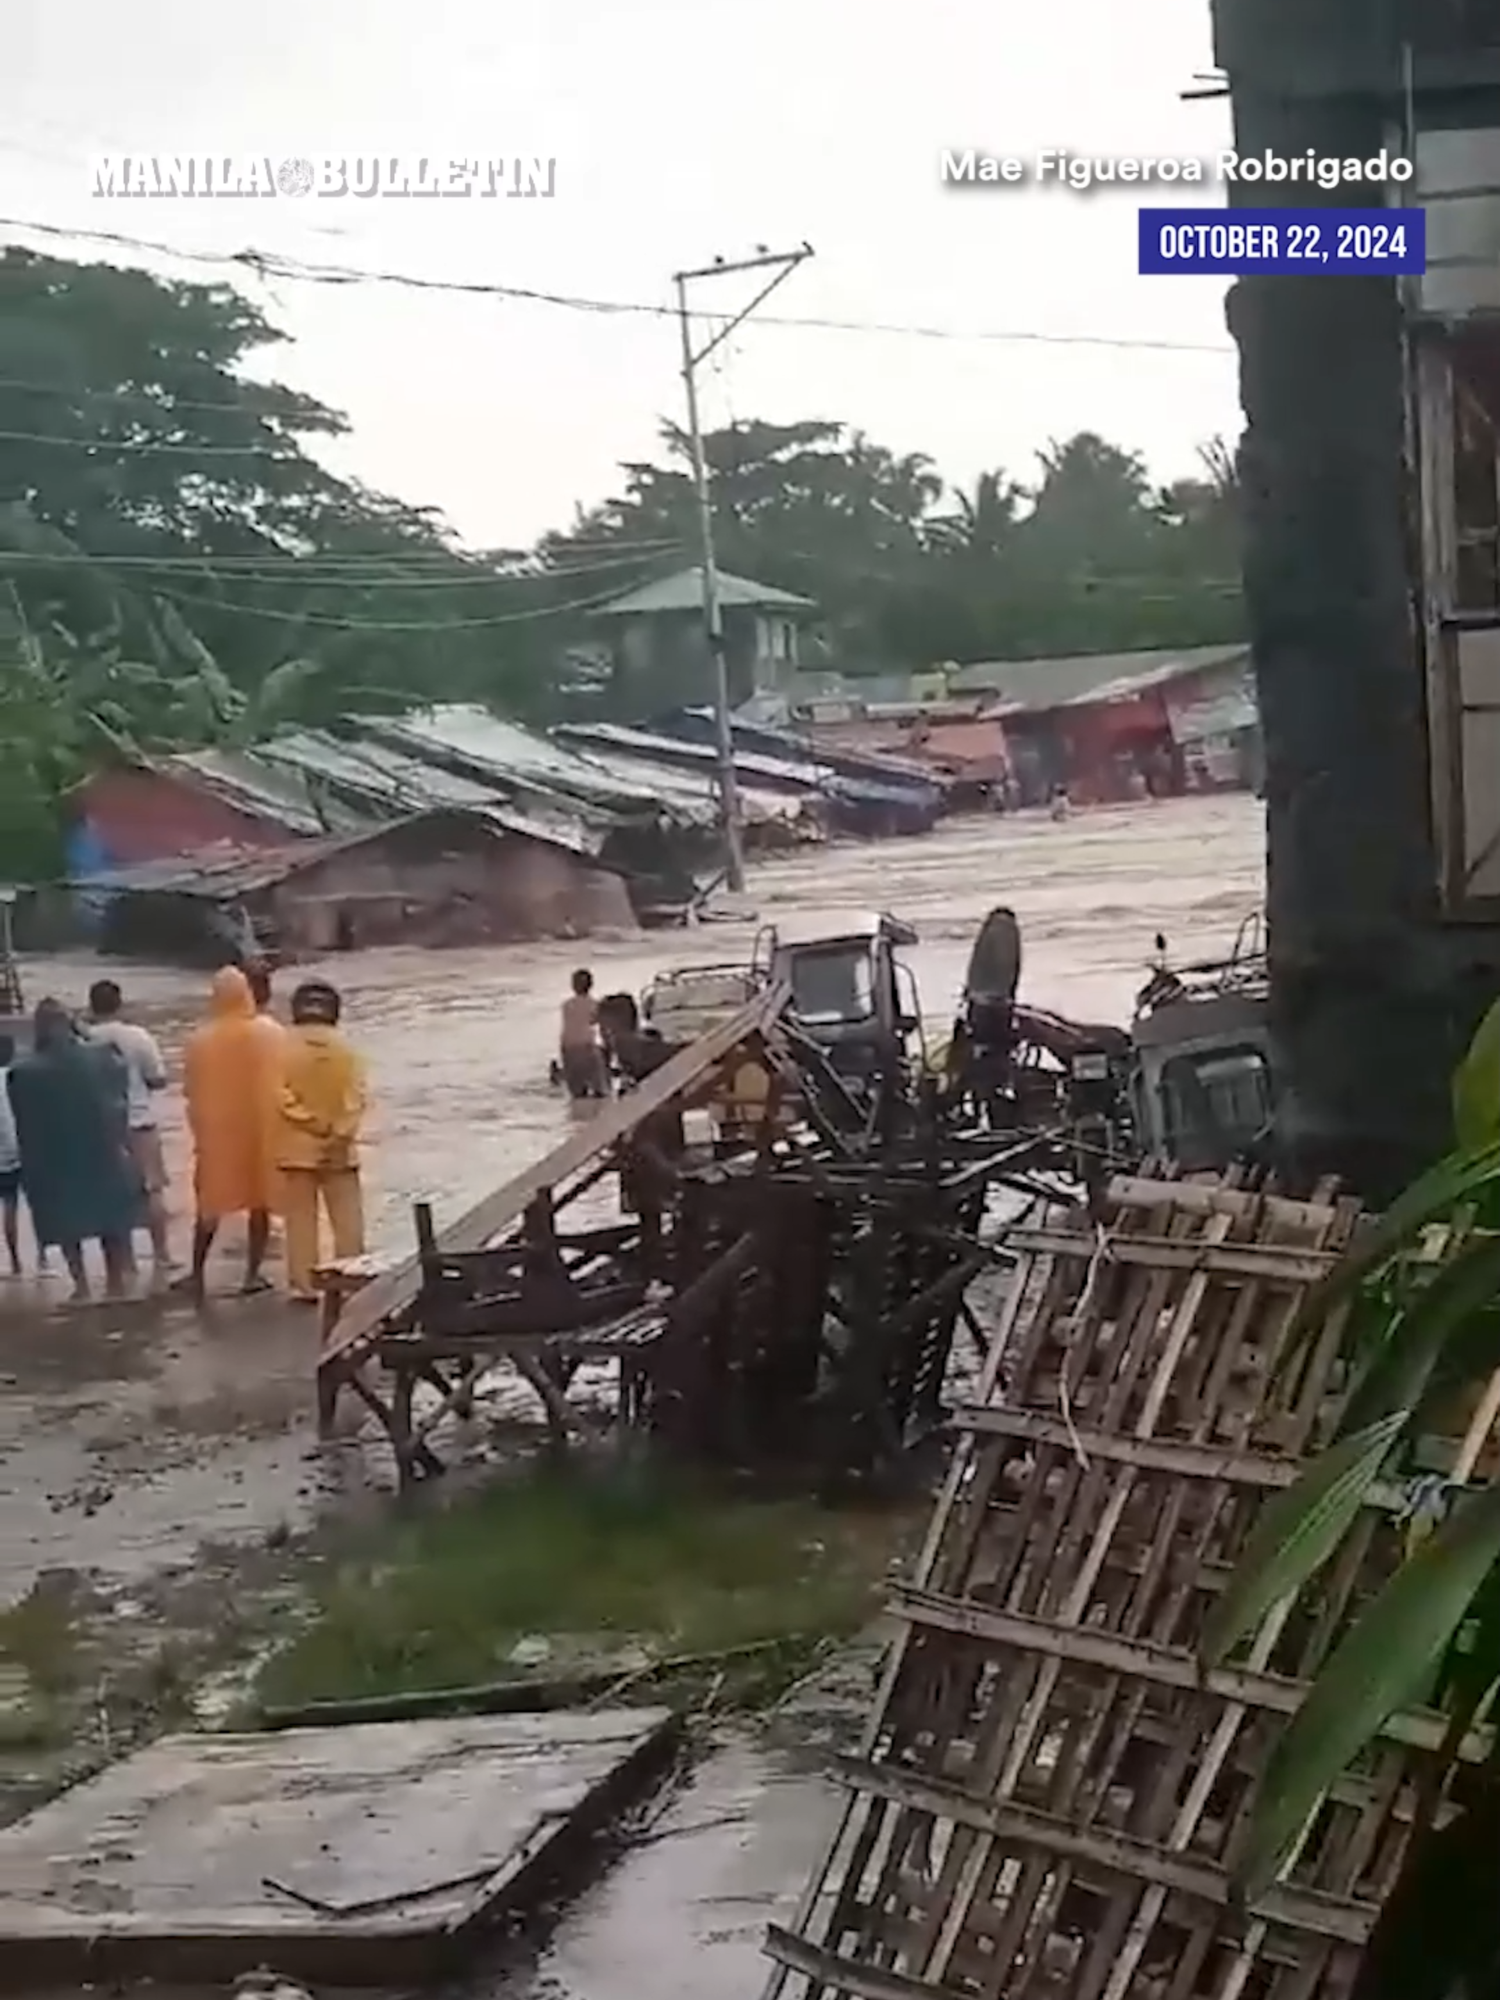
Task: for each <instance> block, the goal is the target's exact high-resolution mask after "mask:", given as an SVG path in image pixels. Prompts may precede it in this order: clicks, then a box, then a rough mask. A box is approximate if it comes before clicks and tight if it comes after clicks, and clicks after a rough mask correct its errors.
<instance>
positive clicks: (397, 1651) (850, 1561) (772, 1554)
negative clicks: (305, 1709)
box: [256, 1470, 905, 1706]
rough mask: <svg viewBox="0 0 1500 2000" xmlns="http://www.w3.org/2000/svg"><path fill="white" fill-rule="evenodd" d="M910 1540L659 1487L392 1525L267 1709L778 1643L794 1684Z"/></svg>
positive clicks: (586, 1485)
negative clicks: (805, 1666) (902, 1545)
mask: <svg viewBox="0 0 1500 2000" xmlns="http://www.w3.org/2000/svg"><path fill="white" fill-rule="evenodd" d="M904 1526H905V1524H904V1522H902V1521H901V1520H899V1519H897V1518H895V1517H892V1516H891V1515H889V1514H879V1513H872V1512H870V1511H868V1510H866V1511H861V1512H854V1511H849V1512H844V1511H830V1510H828V1509H825V1508H822V1507H819V1506H817V1505H815V1504H814V1503H813V1502H811V1501H804V1500H774V1501H773V1500H757V1499H752V1498H747V1497H744V1496H742V1495H726V1494H724V1493H722V1492H720V1493H716V1492H714V1491H711V1490H706V1489H704V1488H701V1487H694V1486H691V1485H689V1484H685V1483H682V1482H678V1481H672V1480H667V1479H664V1478H663V1477H661V1476H660V1475H657V1474H644V1473H640V1472H633V1473H631V1472H618V1471H617V1472H613V1473H610V1474H608V1475H601V1474H598V1473H594V1474H590V1473H589V1472H587V1471H584V1470H567V1471H554V1472H540V1473H537V1474H535V1475H533V1476H530V1477H527V1478H523V1479H517V1480H514V1481H506V1482H504V1483H502V1484H498V1485H495V1486H492V1487H490V1488H488V1489H486V1490H485V1491H483V1492H481V1493H479V1494H476V1495H473V1496H470V1497H465V1498H462V1499H459V1500H456V1501H454V1502H453V1503H452V1504H451V1505H449V1506H447V1507H445V1508H443V1509H441V1510H439V1511H435V1512H432V1513H430V1514H426V1515H422V1516H419V1517H417V1518H415V1519H407V1520H404V1521H402V1522H400V1523H399V1524H396V1525H389V1524H388V1525H387V1527H386V1528H385V1530H384V1532H383V1534H382V1535H381V1537H380V1538H379V1540H378V1542H376V1543H374V1544H372V1545H371V1546H369V1547H368V1548H366V1549H364V1550H362V1551H360V1552H359V1553H358V1555H357V1556H355V1557H349V1556H346V1557H345V1558H344V1559H343V1560H342V1561H337V1562H332V1563H330V1564H329V1565H328V1566H327V1567H326V1568H325V1570H324V1571H323V1573H322V1574H321V1575H320V1576H318V1577H316V1578H315V1579H314V1581H313V1583H312V1586H311V1588H312V1593H313V1616H312V1618H311V1621H310V1622H309V1624H308V1626H307V1628H306V1629H305V1630H304V1631H303V1632H302V1633H301V1634H300V1635H299V1636H298V1637H296V1638H295V1639H293V1640H292V1641H291V1642H290V1644H289V1645H288V1646H287V1647H286V1648H285V1650H284V1651H282V1652H281V1653H279V1654H277V1655H276V1656H275V1657H274V1658H273V1659H271V1660H270V1661H269V1662H268V1663H267V1665H266V1667H265V1669H264V1670H263V1672H262V1673H261V1675H260V1677H259V1681H258V1684H257V1690H256V1692H257V1697H258V1699H259V1701H260V1702H261V1703H262V1704H264V1705H267V1706H271V1705H280V1706H292V1705H295V1704H297V1703H299V1702H306V1701H313V1700H348V1699H352V1698H359V1697H367V1696H374V1695H387V1694H398V1693H409V1692H414V1691H419V1690H423V1689H431V1688H448V1687H460V1686H472V1685H475V1684H479V1683H488V1682H493V1681H501V1680H507V1679H511V1678H519V1677H520V1676H521V1675H522V1673H523V1672H525V1673H530V1674H532V1675H534V1676H536V1677H538V1678H543V1677H546V1676H548V1675H565V1674H567V1673H569V1672H573V1671H578V1670H587V1669H588V1668H589V1667H590V1666H591V1665H592V1666H595V1667H597V1666H599V1665H603V1666H605V1667H608V1666H609V1665H610V1663H611V1661H612V1660H616V1659H625V1660H629V1659H631V1658H632V1657H634V1658H637V1659H663V1658H675V1657H679V1656H682V1655H686V1654H712V1653H725V1652H727V1651H729V1649H733V1648H738V1647H744V1646H748V1645H751V1644H753V1643H756V1642H762V1641H777V1642H783V1643H781V1644H778V1645H777V1647H776V1648H775V1655H776V1659H777V1662H778V1665H777V1669H776V1671H777V1676H778V1677H779V1678H780V1680H781V1681H782V1682H783V1683H784V1681H785V1680H786V1679H787V1678H790V1677H794V1676H795V1674H796V1672H798V1671H800V1669H801V1666H802V1665H805V1663H806V1661H807V1659H808V1658H809V1657H811V1655H812V1653H813V1652H814V1651H815V1650H816V1648H817V1647H818V1646H819V1645H821V1644H823V1643H825V1642H826V1641H827V1640H829V1639H831V1638H837V1637H842V1636H843V1635H845V1634H847V1633H849V1632H852V1631H855V1630H857V1629H858V1628H859V1627H860V1625H862V1624H863V1623H864V1622H865V1621H867V1620H868V1619H869V1618H870V1617H871V1615H872V1614H873V1613H875V1612H876V1611H878V1609H879V1608H880V1605H881V1602H882V1600H883V1597H884V1591H885V1585H886V1581H887V1577H888V1574H889V1569H890V1564H891V1561H892V1559H893V1556H894V1555H895V1554H896V1552H897V1551H898V1549H899V1547H900V1546H901V1543H902V1540H903V1534H904ZM627 1671H628V1668H627ZM648 1680H649V1676H648V1675H646V1674H642V1676H641V1682H642V1687H643V1690H644V1693H645V1694H646V1695H649V1694H650V1692H651V1690H650V1689H649V1687H647V1686H646V1683H647V1682H648ZM755 1681H756V1693H757V1695H758V1697H760V1698H763V1697H764V1696H765V1695H766V1694H767V1693H768V1692H770V1689H769V1688H768V1686H767V1684H766V1679H765V1675H764V1674H761V1675H759V1676H757V1677H755Z"/></svg>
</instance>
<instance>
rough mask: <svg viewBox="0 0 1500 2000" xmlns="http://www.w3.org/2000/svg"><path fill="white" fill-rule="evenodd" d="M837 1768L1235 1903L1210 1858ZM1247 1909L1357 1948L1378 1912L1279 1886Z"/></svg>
mask: <svg viewBox="0 0 1500 2000" xmlns="http://www.w3.org/2000/svg"><path fill="white" fill-rule="evenodd" d="M835 1770H836V1772H837V1774H838V1775H839V1776H840V1777H841V1778H842V1779H843V1781H844V1783H845V1784H846V1785H849V1786H850V1787H852V1788H853V1789H854V1790H856V1791H862V1792H869V1793H871V1794H873V1795H874V1796H875V1797H877V1798H882V1799H886V1800H888V1801H889V1802H890V1803H891V1804H892V1805H899V1806H904V1807H907V1808H908V1809H909V1810H911V1811H914V1812H923V1813H931V1814H932V1815H933V1817H934V1818H938V1817H941V1818H944V1819H950V1820H952V1821H953V1822H954V1824H955V1825H960V1826H969V1827H973V1828H974V1829H975V1831H976V1832H980V1833H989V1834H993V1835H994V1836H995V1838H996V1839H998V1840H1003V1841H1005V1842H1007V1843H1009V1844H1010V1845H1012V1846H1017V1847H1020V1846H1026V1845H1028V1844H1029V1845H1034V1846H1037V1847H1041V1848H1044V1849H1045V1850H1046V1851H1047V1853H1049V1854H1052V1855H1056V1856H1057V1857H1058V1858H1059V1859H1062V1858H1071V1859H1075V1860H1079V1861H1085V1862H1089V1863H1091V1864H1092V1865H1093V1866H1094V1867H1096V1868H1101V1869H1109V1870H1111V1871H1114V1872H1118V1873H1121V1874H1129V1875H1138V1876H1140V1877H1141V1878H1142V1879H1143V1880H1149V1879H1154V1880H1156V1881H1159V1882H1161V1883H1163V1884H1164V1885H1166V1886H1167V1887H1169V1888H1171V1889H1174V1890H1176V1891H1177V1892H1178V1893H1180V1894H1182V1895H1185V1896H1193V1897H1196V1898H1198V1899H1199V1900H1200V1901H1202V1902H1205V1903H1212V1904H1215V1905H1217V1906H1218V1907H1219V1908H1221V1909H1224V1910H1230V1909H1233V1908H1234V1907H1235V1903H1236V1893H1235V1888H1234V1885H1233V1883H1232V1880H1231V1877H1230V1874H1229V1871H1228V1869H1226V1868H1221V1867H1219V1866H1218V1865H1217V1864H1216V1863H1214V1862H1205V1861H1199V1860H1197V1859H1195V1858H1193V1857H1191V1856H1188V1855H1178V1854H1170V1853H1168V1852H1166V1851H1165V1850H1164V1849H1157V1848H1153V1847H1151V1846H1150V1845H1148V1843H1147V1842H1145V1841H1142V1840H1135V1839H1132V1838H1131V1837H1130V1836H1129V1835H1127V1834H1123V1833H1117V1832H1115V1831H1114V1830H1113V1829H1110V1828H1095V1827H1077V1826H1073V1825H1070V1824H1069V1823H1068V1822H1067V1821H1065V1820H1059V1819H1055V1818H1053V1817H1052V1816H1051V1815H1049V1814H1047V1813H1043V1812H1038V1811H1036V1810H1035V1809H1034V1808H1028V1807H1026V1806H1018V1805H1013V1804H1008V1803H1007V1804H992V1803H990V1802H989V1801H987V1800H985V1799H982V1798H978V1797H976V1796H975V1795H974V1794H973V1793H971V1792H967V1791H964V1790H962V1789H961V1788H960V1787H959V1786H957V1785H955V1784H952V1783H948V1782H942V1781H937V1780H933V1779H929V1778H924V1777H922V1776H920V1775H919V1774H917V1773H916V1772H913V1771H909V1770H905V1769H903V1768H902V1767H901V1766H899V1765H892V1764H876V1763H872V1762H869V1761H862V1760H861V1759H859V1758H858V1757H843V1758H839V1759H838V1760H836V1764H835ZM1251 1909H1252V1912H1253V1914H1255V1915H1257V1916H1262V1917H1265V1918H1266V1919H1267V1920H1268V1921H1269V1922H1271V1923H1280V1924H1288V1925H1293V1926H1295V1927H1296V1928H1297V1929H1299V1930H1306V1931H1310V1932H1312V1933H1313V1935H1314V1936H1317V1937H1326V1938H1334V1939H1337V1940H1338V1941H1339V1942H1341V1943H1343V1944H1356V1945H1359V1944H1364V1943H1365V1942H1366V1940H1367V1939H1368V1937H1369V1935H1370V1930H1371V1928H1372V1926H1373V1924H1374V1921H1375V1917H1376V1909H1375V1906H1374V1905H1373V1904H1371V1903H1366V1902H1360V1901H1356V1900H1353V1899H1344V1900H1342V1901H1341V1900H1337V1899H1335V1898H1334V1897H1331V1896H1317V1895H1311V1894H1308V1893H1306V1892H1305V1891H1299V1890H1295V1889H1287V1888H1284V1887H1281V1886H1278V1887H1276V1888H1273V1889H1271V1890H1268V1891H1267V1893H1266V1895H1265V1896H1264V1897H1262V1899H1261V1900H1260V1901H1259V1902H1258V1903H1255V1904H1253V1905H1252V1906H1251Z"/></svg>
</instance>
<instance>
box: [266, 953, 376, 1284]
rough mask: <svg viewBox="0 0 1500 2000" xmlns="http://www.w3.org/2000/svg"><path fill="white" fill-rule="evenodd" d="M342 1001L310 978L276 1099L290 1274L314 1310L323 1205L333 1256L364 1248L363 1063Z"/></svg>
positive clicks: (295, 1006) (288, 1040)
mask: <svg viewBox="0 0 1500 2000" xmlns="http://www.w3.org/2000/svg"><path fill="white" fill-rule="evenodd" d="M342 1013H343V1003H342V1001H341V1000H340V998H339V995H338V993H337V992H336V991H335V989H334V988H333V987H332V986H329V985H327V984H325V983H324V982H323V981H322V980H309V981H308V982H307V984H306V985H304V986H299V987H298V988H297V990H296V992H295V993H294V994H293V995H292V1025H291V1027H290V1028H288V1029H287V1030H286V1032H285V1043H284V1048H283V1053H282V1061H281V1081H280V1089H279V1091H278V1093H277V1099H276V1136H275V1148H274V1155H273V1157H274V1160H275V1164H276V1169H277V1172H278V1173H279V1175H280V1177H281V1213H282V1219H283V1222H284V1224H285V1227H286V1273H287V1284H288V1287H289V1289H290V1291H291V1294H292V1297H293V1298H294V1299H295V1300H297V1301H298V1302H299V1304H304V1305H316V1303H317V1299H318V1294H317V1291H316V1289H315V1287H314V1273H315V1271H316V1269H317V1264H318V1221H319V1209H320V1207H321V1208H323V1209H325V1210H326V1211H327V1214H328V1225H329V1229H330V1231H331V1232H332V1235H333V1254H334V1256H335V1257H339V1258H343V1257H358V1256H361V1255H362V1254H363V1252H364V1247H365V1218H364V1199H363V1194H362V1191H361V1187H360V1178H359V1139H360V1129H361V1127H362V1125H363V1124H364V1117H365V1101H366V1100H365V1076H364V1065H363V1064H362V1063H361V1062H360V1059H359V1057H358V1056H357V1055H356V1054H355V1053H354V1051H353V1049H351V1048H350V1046H349V1044H348V1043H347V1042H346V1041H345V1040H344V1037H343V1036H342V1035H341V1034H340V1033H339V1017H340V1015H341V1014H342Z"/></svg>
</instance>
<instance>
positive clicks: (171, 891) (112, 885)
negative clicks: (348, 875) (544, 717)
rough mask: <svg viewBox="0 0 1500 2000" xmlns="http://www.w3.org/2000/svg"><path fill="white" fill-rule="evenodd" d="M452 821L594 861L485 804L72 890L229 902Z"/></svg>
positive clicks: (118, 872) (232, 851) (92, 881)
mask: <svg viewBox="0 0 1500 2000" xmlns="http://www.w3.org/2000/svg"><path fill="white" fill-rule="evenodd" d="M443 817H452V818H457V819H463V820H467V821H469V822H471V823H472V824H473V825H475V826H478V827H480V828H482V829H483V830H484V831H485V832H487V833H492V834H494V835H496V836H497V837H503V836H505V835H507V834H517V835H520V836H521V837H522V838H524V839H527V840H537V841H541V842H543V843H545V844H546V845H547V846H551V847H566V848H568V849H569V850H570V851H571V852H574V853H576V854H578V855H579V857H580V858H581V859H584V860H588V861H594V860H595V859H596V857H595V855H594V853H593V852H592V850H590V849H586V848H578V847H574V846H573V845H572V843H570V842H569V841H568V840H567V839H566V838H564V837H560V836H559V834H558V832H557V831H556V830H555V829H553V828H551V827H549V826H547V825H546V824H544V823H543V822H541V821H539V820H537V819H535V818H533V817H532V816H531V815H529V814H527V813H522V812H517V811H515V810H514V809H513V808H511V807H509V806H504V805H495V804H487V805H481V806H477V807H472V808H467V809H461V810H458V811H455V810H454V809H453V808H451V807H438V808H436V809H435V810H434V811H432V812H430V813H426V812H418V813H405V814H402V815H401V816H400V817H399V818H396V819H391V820H387V821H385V822H384V823H383V824H380V825H376V826H366V827H363V828H362V829H361V830H360V831H359V832H357V833H348V834H341V835H338V836H337V837H332V838H325V839H322V840H300V841H297V842H296V843H295V844H294V845H292V846H290V847H281V848H276V849H274V850H272V851H267V850H265V849H259V850H251V849H247V848H240V847H226V846H219V847H210V848H204V849H202V850H200V852H199V853H197V854H190V855H174V856H171V857H167V858H164V859H162V860H158V861H147V862H141V863H138V864H137V865H136V866H134V867H130V868H114V869H106V870H102V871H100V872H99V873H97V874H93V875H88V876H83V877H80V878H78V879H77V880H75V881H74V882H73V883H72V884H71V885H70V886H71V887H73V888H75V889H91V890H94V891H104V892H105V893H109V892H110V891H114V892H115V893H117V894H118V893H127V892H129V893H134V894H136V895H141V894H156V895H175V896H195V897H201V898H204V899H205V900H208V901H211V902H228V901H233V900H235V899H236V898H239V897H242V896H247V895H251V894H253V893H254V892H255V891H256V890H258V889H268V888H270V887H271V886H272V885H273V884H275V883H277V882H284V881H286V880H287V879H288V878H289V877H291V876H293V875H300V874H302V873H304V872H305V871H306V870H307V869H309V868H314V867H316V866H317V865H318V864H319V863H320V862H323V861H327V860H328V859H329V858H330V857H331V856H333V855H336V854H343V853H346V852H347V851H349V850H350V849H351V848H357V847H363V846H364V845H365V844H366V843H367V842H369V841H372V840H382V839H384V838H385V837H386V836H387V835H388V834H390V833H391V832H393V831H394V830H395V828H396V827H398V826H412V825H415V824H417V823H418V822H420V821H422V820H426V819H441V818H443Z"/></svg>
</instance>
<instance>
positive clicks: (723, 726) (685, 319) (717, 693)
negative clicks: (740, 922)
mask: <svg viewBox="0 0 1500 2000" xmlns="http://www.w3.org/2000/svg"><path fill="white" fill-rule="evenodd" d="M811 255H812V247H811V245H810V244H807V243H804V244H803V245H802V248H801V249H800V250H787V251H781V252H779V253H773V252H771V251H768V250H762V251H757V253H756V255H755V256H753V257H743V258H741V259H740V260H739V261H738V262H736V263H733V264H726V263H723V262H722V261H721V262H719V263H714V264H709V265H706V266H705V267H704V268H703V269H702V270H699V271H679V272H678V273H677V275H676V276H675V277H674V279H673V280H672V282H673V284H674V285H675V286H676V287H677V320H678V325H679V326H680V328H681V331H682V386H683V389H684V390H685V392H686V395H687V419H688V444H689V447H690V449H691V452H692V460H693V490H694V493H695V495H696V497H697V502H698V541H699V560H700V564H701V572H702V579H703V629H704V633H705V635H706V637H707V640H708V653H709V659H710V661H711V662H712V665H713V674H714V723H715V734H716V736H717V740H718V770H719V811H720V814H721V816H722V819H723V825H724V852H725V876H726V879H727V881H728V883H729V887H730V889H731V890H733V891H734V893H735V894H736V895H738V894H740V893H742V892H743V890H744V887H745V853H744V843H743V841H742V839H741V833H740V795H739V786H738V784H737V783H736V780H735V774H734V730H733V727H732V725H731V722H730V709H729V662H728V660H727V659H726V658H725V653H724V607H723V605H722V604H721V603H720V601H719V573H718V569H717V567H716V565H715V562H714V517H713V502H712V499H711V497H710V495H709V490H708V461H707V460H706V459H705V458H704V455H703V429H702V426H701V425H700V423H699V421H698V370H699V368H701V367H702V365H703V363H704V362H705V361H706V360H707V359H708V357H709V355H710V354H712V353H713V351H714V349H715V348H716V347H720V346H722V345H723V343H724V342H725V341H726V340H727V339H728V338H729V336H730V335H731V334H732V333H733V332H734V330H735V328H736V327H737V326H740V325H742V324H743V323H744V321H746V320H747V319H748V318H749V317H750V315H751V313H753V312H754V311H755V309H756V307H757V306H758V305H760V304H762V302H763V301H764V300H766V299H768V298H769V297H770V296H771V294H772V292H774V291H775V289H776V287H777V286H778V285H779V284H781V283H783V282H784V280H785V279H787V278H789V277H790V276H791V274H792V272H793V271H795V270H796V268H797V266H798V265H799V264H804V263H806V261H807V259H808V258H809V257H810V256H811ZM736 271H769V272H771V274H772V275H771V277H770V279H769V280H768V281H767V283H765V284H764V285H762V287H761V289H760V290H759V291H758V292H757V293H756V295H755V297H754V298H753V299H752V300H751V301H750V303H749V304H748V305H747V306H745V307H743V308H742V309H741V310H740V311H739V312H737V313H736V314H735V316H734V318H733V319H730V320H726V321H725V322H724V324H723V325H722V326H721V327H720V328H719V331H718V332H717V333H716V334H715V335H714V336H713V338H712V339H711V340H709V341H707V342H706V343H705V344H704V345H703V346H702V347H700V348H699V349H698V350H697V352H696V353H695V352H694V351H693V323H692V318H691V316H690V314H689V311H688V286H689V285H690V284H692V283H694V282H695V281H696V280H699V279H702V278H725V277H728V276H729V275H730V274H731V272H736Z"/></svg>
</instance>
